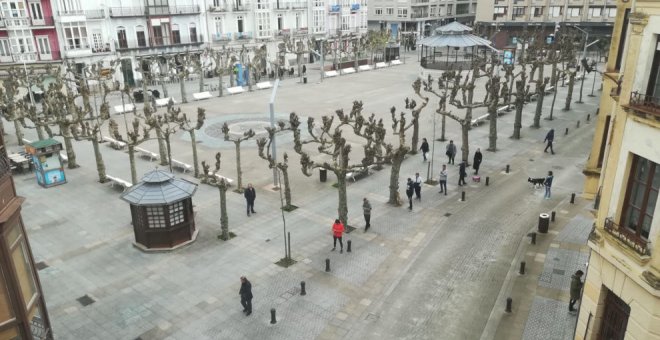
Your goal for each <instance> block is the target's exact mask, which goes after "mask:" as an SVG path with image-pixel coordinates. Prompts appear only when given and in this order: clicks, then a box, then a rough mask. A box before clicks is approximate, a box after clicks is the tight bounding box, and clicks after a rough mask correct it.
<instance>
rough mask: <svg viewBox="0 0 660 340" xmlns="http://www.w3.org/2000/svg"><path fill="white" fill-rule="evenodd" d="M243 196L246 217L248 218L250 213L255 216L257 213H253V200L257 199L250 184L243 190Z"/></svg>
mask: <svg viewBox="0 0 660 340" xmlns="http://www.w3.org/2000/svg"><path fill="white" fill-rule="evenodd" d="M243 196H245V201H246V202H247V215H248V216H250V212H252V213H253V214H256V213H257V212H256V211H254V200H255V199H256V198H257V192H256V191H254V188H253V187H252V183H249V184H248V186H247V188H245V192H243Z"/></svg>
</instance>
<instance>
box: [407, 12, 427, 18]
mask: <svg viewBox="0 0 660 340" xmlns="http://www.w3.org/2000/svg"><path fill="white" fill-rule="evenodd" d="M426 17H428V14H427V13H410V18H411V19H421V18H426Z"/></svg>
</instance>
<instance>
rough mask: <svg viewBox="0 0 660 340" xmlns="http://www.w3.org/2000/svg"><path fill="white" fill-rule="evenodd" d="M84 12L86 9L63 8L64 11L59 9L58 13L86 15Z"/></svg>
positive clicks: (62, 14)
mask: <svg viewBox="0 0 660 340" xmlns="http://www.w3.org/2000/svg"><path fill="white" fill-rule="evenodd" d="M84 14H85V11H83V10H82V9H75V10H72V9H67V10H63V11H57V15H59V16H61V17H63V16H66V15H84Z"/></svg>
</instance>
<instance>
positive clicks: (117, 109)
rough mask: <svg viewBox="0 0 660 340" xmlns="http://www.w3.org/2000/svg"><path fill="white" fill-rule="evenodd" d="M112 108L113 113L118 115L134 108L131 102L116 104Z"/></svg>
mask: <svg viewBox="0 0 660 340" xmlns="http://www.w3.org/2000/svg"><path fill="white" fill-rule="evenodd" d="M114 109H115V113H116V114H118V115H119V114H122V113H126V112H133V110H135V105H133V104H124V105H117V106H115V107H114Z"/></svg>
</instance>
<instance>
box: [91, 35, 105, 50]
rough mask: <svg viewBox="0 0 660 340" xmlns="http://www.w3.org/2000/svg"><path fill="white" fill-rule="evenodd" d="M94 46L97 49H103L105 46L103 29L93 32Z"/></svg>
mask: <svg viewBox="0 0 660 340" xmlns="http://www.w3.org/2000/svg"><path fill="white" fill-rule="evenodd" d="M92 47H93V48H94V50H95V51H103V49H104V48H105V46H103V35H102V34H101V31H94V32H92Z"/></svg>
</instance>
